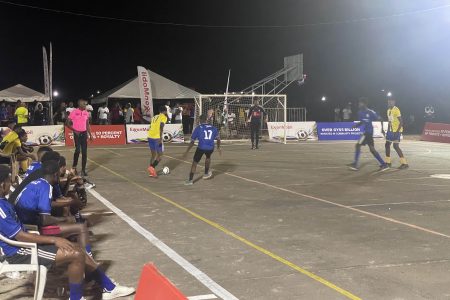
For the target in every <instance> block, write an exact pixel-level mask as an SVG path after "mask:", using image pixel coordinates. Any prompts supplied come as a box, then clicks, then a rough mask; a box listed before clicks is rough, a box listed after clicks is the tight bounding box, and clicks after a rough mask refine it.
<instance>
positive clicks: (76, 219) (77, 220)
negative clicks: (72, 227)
mask: <svg viewBox="0 0 450 300" xmlns="http://www.w3.org/2000/svg"><path fill="white" fill-rule="evenodd" d="M73 216H74V217H75V221H76V222H77V223H84V219H83V217H82V216H81V213H80V211H77V212H76V213H75V214H74V215H73Z"/></svg>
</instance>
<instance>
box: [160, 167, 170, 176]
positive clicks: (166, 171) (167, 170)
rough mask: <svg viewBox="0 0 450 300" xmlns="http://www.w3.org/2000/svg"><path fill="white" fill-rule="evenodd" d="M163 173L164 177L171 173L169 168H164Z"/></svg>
mask: <svg viewBox="0 0 450 300" xmlns="http://www.w3.org/2000/svg"><path fill="white" fill-rule="evenodd" d="M162 172H163V174H164V175H169V173H170V169H169V167H164V168H163V169H162Z"/></svg>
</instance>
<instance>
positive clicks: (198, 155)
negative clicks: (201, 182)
mask: <svg viewBox="0 0 450 300" xmlns="http://www.w3.org/2000/svg"><path fill="white" fill-rule="evenodd" d="M202 156H203V151H202V150H200V149H199V148H197V150H195V154H194V158H193V161H192V166H191V172H190V173H189V179H188V180H186V182H185V183H184V184H185V185H193V184H194V174H195V171H196V170H197V165H198V163H199V162H200V160H201V159H202Z"/></svg>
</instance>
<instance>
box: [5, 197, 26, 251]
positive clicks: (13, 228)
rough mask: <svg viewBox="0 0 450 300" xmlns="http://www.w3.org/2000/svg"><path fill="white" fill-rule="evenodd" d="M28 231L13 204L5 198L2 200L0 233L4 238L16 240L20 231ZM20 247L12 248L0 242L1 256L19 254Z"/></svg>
mask: <svg viewBox="0 0 450 300" xmlns="http://www.w3.org/2000/svg"><path fill="white" fill-rule="evenodd" d="M21 230H22V231H26V230H25V228H24V226H23V225H22V223H21V222H20V221H19V218H18V217H17V214H16V212H15V211H14V208H13V206H12V204H11V203H9V202H8V200H6V199H4V198H2V199H1V198H0V233H1V235H3V236H4V237H6V238H8V239H10V240H14V239H15V237H16V235H17V234H18V233H19V231H21ZM18 250H19V248H18V247H14V246H11V245H9V244H7V243H5V242H3V241H0V256H1V255H6V256H12V255H14V254H16V253H17V251H18Z"/></svg>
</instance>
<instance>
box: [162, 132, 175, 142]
mask: <svg viewBox="0 0 450 300" xmlns="http://www.w3.org/2000/svg"><path fill="white" fill-rule="evenodd" d="M172 138H173V137H172V134H171V133H169V132H164V133H163V141H164V142H165V143H168V142H170V141H171V140H172Z"/></svg>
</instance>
